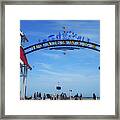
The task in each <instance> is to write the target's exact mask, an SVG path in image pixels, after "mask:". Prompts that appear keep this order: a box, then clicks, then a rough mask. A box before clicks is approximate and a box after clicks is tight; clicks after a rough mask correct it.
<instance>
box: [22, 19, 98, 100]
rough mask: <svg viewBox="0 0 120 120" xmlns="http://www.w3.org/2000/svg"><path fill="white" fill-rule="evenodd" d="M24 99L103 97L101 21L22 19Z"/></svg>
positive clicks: (93, 98) (96, 98)
mask: <svg viewBox="0 0 120 120" xmlns="http://www.w3.org/2000/svg"><path fill="white" fill-rule="evenodd" d="M20 100H100V20H20Z"/></svg>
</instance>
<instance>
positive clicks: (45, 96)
mask: <svg viewBox="0 0 120 120" xmlns="http://www.w3.org/2000/svg"><path fill="white" fill-rule="evenodd" d="M26 99H33V100H83V99H93V100H96V99H97V96H96V94H95V93H93V94H92V96H91V97H83V95H82V94H81V93H80V94H78V93H77V94H76V95H74V96H72V95H67V94H66V93H63V92H62V93H60V94H45V93H43V94H42V93H39V92H35V93H34V94H33V96H31V97H29V98H28V97H26Z"/></svg>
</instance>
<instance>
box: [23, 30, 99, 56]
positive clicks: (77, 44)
mask: <svg viewBox="0 0 120 120" xmlns="http://www.w3.org/2000/svg"><path fill="white" fill-rule="evenodd" d="M44 48H49V49H50V50H74V49H80V48H88V49H92V50H95V51H98V52H100V45H99V44H96V43H93V42H91V41H90V39H89V38H86V37H85V36H78V35H77V34H75V33H74V32H71V31H65V30H64V32H63V33H60V32H59V34H58V35H49V36H48V39H44V40H42V41H40V42H39V43H37V44H34V45H31V46H29V47H26V48H24V51H25V54H29V53H31V52H34V51H36V50H39V49H44Z"/></svg>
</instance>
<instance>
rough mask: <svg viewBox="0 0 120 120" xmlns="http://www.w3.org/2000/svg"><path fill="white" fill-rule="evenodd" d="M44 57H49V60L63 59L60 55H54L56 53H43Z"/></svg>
mask: <svg viewBox="0 0 120 120" xmlns="http://www.w3.org/2000/svg"><path fill="white" fill-rule="evenodd" d="M42 55H44V56H47V57H49V58H53V59H59V58H61V56H60V55H59V54H54V53H45V52H43V53H42Z"/></svg>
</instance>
